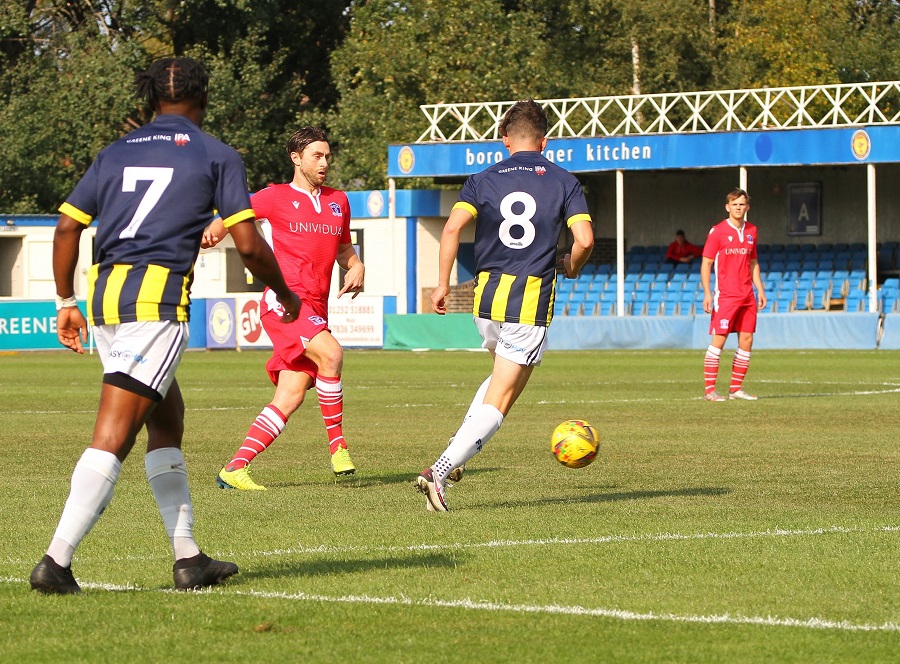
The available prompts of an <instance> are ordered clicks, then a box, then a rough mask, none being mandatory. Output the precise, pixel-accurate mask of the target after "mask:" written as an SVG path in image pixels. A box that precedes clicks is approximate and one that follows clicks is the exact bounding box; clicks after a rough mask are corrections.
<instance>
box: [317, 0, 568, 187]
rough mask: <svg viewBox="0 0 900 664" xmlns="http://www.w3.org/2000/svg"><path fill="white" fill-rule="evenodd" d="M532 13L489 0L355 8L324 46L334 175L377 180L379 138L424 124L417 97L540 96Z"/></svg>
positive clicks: (380, 182)
mask: <svg viewBox="0 0 900 664" xmlns="http://www.w3.org/2000/svg"><path fill="white" fill-rule="evenodd" d="M540 32H541V25H540V23H539V21H538V17H537V16H536V15H534V14H532V13H531V12H511V13H508V14H507V13H506V12H504V11H503V9H502V8H501V6H500V4H499V3H498V2H496V1H495V0H421V1H420V2H415V3H412V2H410V3H398V2H393V1H391V0H373V1H371V2H367V3H365V4H364V5H359V6H357V7H356V8H355V11H354V13H353V19H352V21H351V24H350V33H349V35H348V37H347V39H346V40H345V41H344V43H343V44H342V45H341V46H340V47H339V48H338V49H337V50H336V51H335V52H334V53H333V55H332V76H333V77H334V80H335V82H336V84H337V86H338V90H339V92H340V95H341V102H340V104H339V106H338V109H337V113H336V114H335V117H334V121H333V123H332V126H333V135H334V138H335V139H336V141H337V143H338V144H339V147H340V149H341V157H340V160H339V171H337V172H336V175H337V176H338V177H339V178H340V179H342V180H344V181H348V180H349V179H350V178H351V177H353V178H358V179H359V180H360V185H361V186H362V187H363V188H379V187H383V186H384V185H385V177H386V176H385V173H386V158H387V150H386V145H387V143H389V142H402V141H409V140H412V139H414V138H416V137H418V135H419V134H421V133H422V131H424V130H425V128H426V125H425V122H424V117H423V116H422V114H421V112H420V111H419V108H418V107H419V105H420V104H425V103H437V102H440V101H451V100H452V101H455V102H466V101H473V102H474V101H479V100H484V99H498V100H504V99H516V98H524V97H533V96H538V94H539V93H540V91H541V89H542V88H543V89H551V88H552V84H548V83H547V78H546V77H547V74H548V72H547V71H545V69H544V68H543V67H542V66H541V62H542V60H543V59H544V58H545V54H546V52H547V51H546V49H547V45H546V44H545V43H543V42H542V41H540V40H539V39H537V38H536V37H537V36H538V35H539V34H540Z"/></svg>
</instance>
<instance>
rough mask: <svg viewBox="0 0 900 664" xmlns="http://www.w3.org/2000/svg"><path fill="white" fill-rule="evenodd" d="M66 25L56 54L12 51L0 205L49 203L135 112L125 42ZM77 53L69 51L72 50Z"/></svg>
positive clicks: (0, 121)
mask: <svg viewBox="0 0 900 664" xmlns="http://www.w3.org/2000/svg"><path fill="white" fill-rule="evenodd" d="M111 46H112V45H111V44H110V42H109V40H108V39H107V38H105V37H103V36H100V35H96V34H94V35H91V34H84V33H71V34H69V35H66V38H65V39H64V40H62V41H61V42H60V44H59V47H60V49H61V53H60V55H58V56H56V57H53V58H51V57H40V56H35V57H31V58H27V59H26V58H24V57H23V58H20V60H19V63H18V64H17V66H16V67H15V68H13V69H12V70H11V71H10V72H9V74H8V76H7V77H6V81H5V83H6V85H7V86H9V90H10V94H9V97H8V99H7V100H6V103H4V104H2V105H0V127H3V128H5V129H4V131H3V135H4V139H3V140H2V141H0V209H4V210H7V211H10V212H48V211H53V210H55V209H56V208H57V207H58V206H59V204H60V203H62V201H63V200H64V199H65V196H66V195H68V193H69V191H70V190H71V188H72V186H73V184H74V181H75V180H77V178H78V177H80V175H81V174H82V173H83V172H84V171H85V170H86V169H87V167H88V166H89V165H90V163H91V162H92V161H93V159H94V156H95V155H96V153H97V152H98V151H99V150H100V149H101V148H102V147H103V146H105V145H106V144H107V143H109V142H110V141H112V140H114V139H115V138H118V137H119V136H121V135H123V134H124V133H126V132H127V131H128V130H129V129H130V128H131V127H132V126H134V125H133V123H134V122H135V120H136V118H138V117H139V116H138V110H139V109H138V107H137V104H136V102H135V101H134V98H133V94H132V85H133V80H134V71H135V69H136V68H137V66H138V62H139V60H140V57H141V55H140V53H138V52H135V50H134V49H133V48H132V47H131V44H129V43H125V44H117V45H115V49H113V48H111ZM76 54H77V55H76Z"/></svg>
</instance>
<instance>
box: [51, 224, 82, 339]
mask: <svg viewBox="0 0 900 664" xmlns="http://www.w3.org/2000/svg"><path fill="white" fill-rule="evenodd" d="M85 228H87V227H86V226H85V225H84V224H82V223H81V222H80V221H76V220H75V219H73V218H72V217H70V216H69V215H67V214H63V215H61V216H60V218H59V221H58V222H57V223H56V231H54V233H53V278H54V280H55V281H56V294H57V296H58V297H59V298H60V299H61V300H69V302H67V303H66V304H69V305H70V302H71V298H73V297H74V296H75V268H76V266H77V264H78V253H79V252H78V245H79V242H80V241H81V233H82V232H83V231H84V229H85ZM56 335H57V338H58V339H59V342H60V343H61V344H62V345H63V346H65V347H66V348H70V349H71V350H73V351H75V352H76V353H81V354H84V344H86V343H87V339H88V332H87V321H86V320H85V318H84V315H83V314H82V313H81V310H80V309H79V308H78V307H77V306H71V305H70V306H65V305H64V306H62V307H61V308H60V309H59V311H58V312H57V314H56Z"/></svg>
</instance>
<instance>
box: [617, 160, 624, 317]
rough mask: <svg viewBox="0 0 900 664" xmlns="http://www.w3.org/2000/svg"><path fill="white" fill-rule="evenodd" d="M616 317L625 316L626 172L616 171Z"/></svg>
mask: <svg viewBox="0 0 900 664" xmlns="http://www.w3.org/2000/svg"><path fill="white" fill-rule="evenodd" d="M616 274H618V275H619V276H618V277H617V280H616V316H624V315H625V171H623V170H622V169H618V170H617V171H616Z"/></svg>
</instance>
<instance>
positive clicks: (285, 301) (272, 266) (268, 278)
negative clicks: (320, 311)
mask: <svg viewBox="0 0 900 664" xmlns="http://www.w3.org/2000/svg"><path fill="white" fill-rule="evenodd" d="M228 232H229V233H230V234H231V237H232V239H233V240H234V245H235V247H237V250H238V253H239V254H240V255H241V260H242V261H243V262H244V265H245V266H246V268H247V269H248V270H250V272H251V273H252V274H253V276H254V277H256V278H257V279H259V280H260V281H261V282H263V283H264V284H265V285H266V286H268V287H269V288H271V289H272V291H274V293H275V297H276V298H278V302H279V303H280V304H281V306H282V307H284V315H283V316H282V317H281V322H282V323H290V322H293V321H295V320H297V315H298V313H299V312H300V298H299V297H297V294H296V293H294V292H293V291H292V290H291V289H290V288H288V287H287V284H286V283H285V282H284V276H283V275H282V274H281V268H279V267H278V263H277V262H276V260H275V254H274V253H272V248H271V247H270V246H269V245H268V244H266V241H265V240H264V239H263V237H262V235H260V234H259V231H257V230H256V223H254V222H252V221H241V222H239V223H237V224H234V225H233V226H231V227H230V228H229V229H228Z"/></svg>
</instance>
